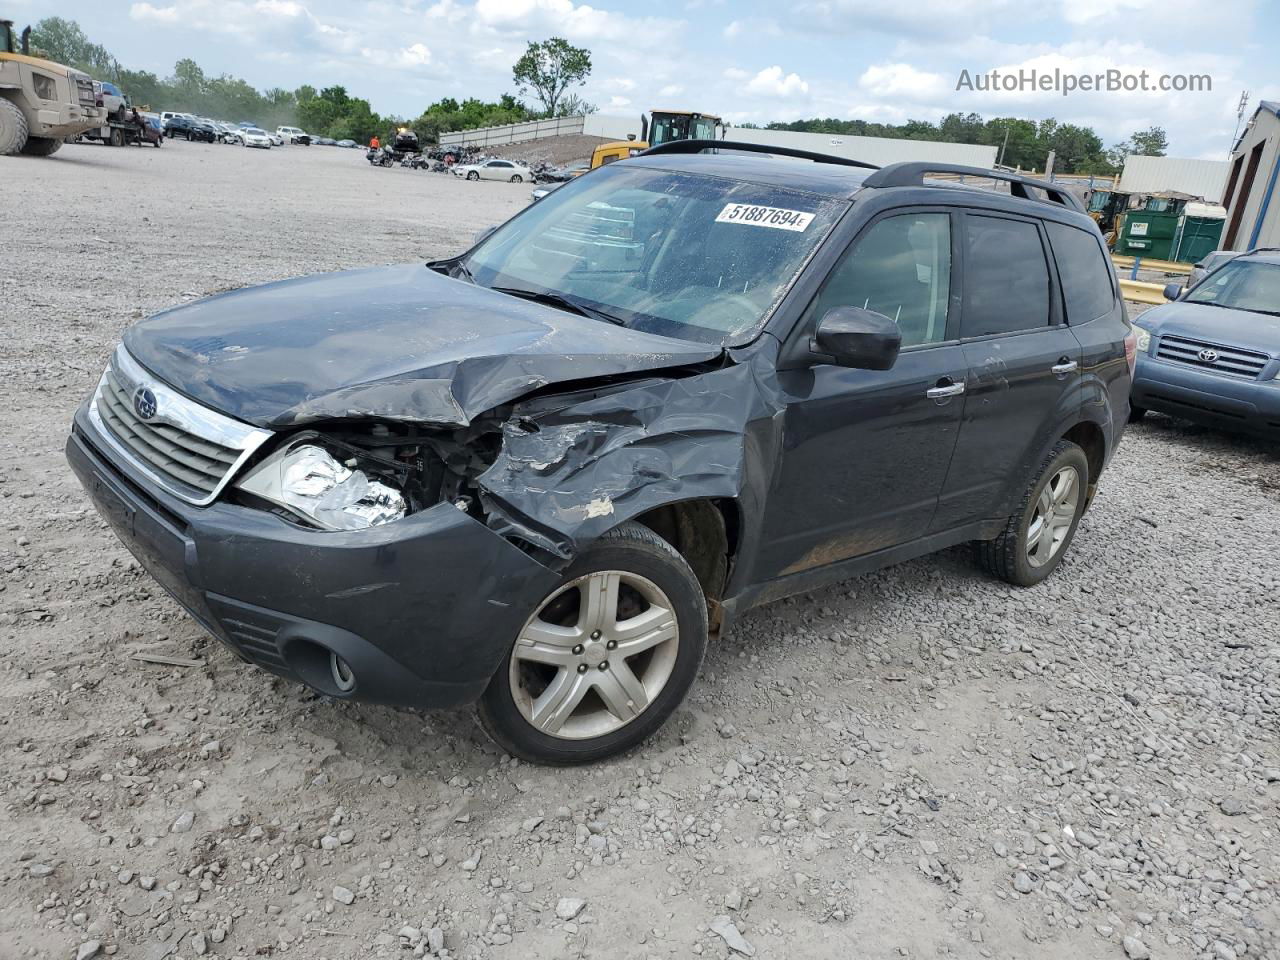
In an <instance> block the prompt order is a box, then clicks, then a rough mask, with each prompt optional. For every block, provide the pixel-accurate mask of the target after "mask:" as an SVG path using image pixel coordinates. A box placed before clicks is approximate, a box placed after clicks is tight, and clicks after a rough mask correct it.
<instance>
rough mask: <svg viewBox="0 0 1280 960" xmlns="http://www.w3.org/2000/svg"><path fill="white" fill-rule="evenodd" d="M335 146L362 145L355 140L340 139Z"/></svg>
mask: <svg viewBox="0 0 1280 960" xmlns="http://www.w3.org/2000/svg"><path fill="white" fill-rule="evenodd" d="M335 146H339V147H358V146H360V144H358V143H356V142H355V141H354V140H339V141H338V142H337V143H336V144H335Z"/></svg>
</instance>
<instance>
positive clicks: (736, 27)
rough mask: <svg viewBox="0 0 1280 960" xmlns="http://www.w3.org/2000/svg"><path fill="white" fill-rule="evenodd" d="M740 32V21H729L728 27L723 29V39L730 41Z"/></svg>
mask: <svg viewBox="0 0 1280 960" xmlns="http://www.w3.org/2000/svg"><path fill="white" fill-rule="evenodd" d="M741 32H742V21H741V20H731V21H730V22H729V25H728V26H727V27H725V28H724V35H725V38H726V39H728V40H732V39H733V38H734V37H736V36H737V35H738V34H740V33H741Z"/></svg>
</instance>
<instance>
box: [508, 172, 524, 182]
mask: <svg viewBox="0 0 1280 960" xmlns="http://www.w3.org/2000/svg"><path fill="white" fill-rule="evenodd" d="M511 182H512V183H524V177H522V176H520V174H518V173H517V174H516V175H515V176H513V177H512V178H511Z"/></svg>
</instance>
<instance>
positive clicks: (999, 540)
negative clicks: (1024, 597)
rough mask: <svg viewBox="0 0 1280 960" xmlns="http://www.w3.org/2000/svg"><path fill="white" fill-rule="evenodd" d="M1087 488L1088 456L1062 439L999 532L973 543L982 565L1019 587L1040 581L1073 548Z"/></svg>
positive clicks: (1055, 567)
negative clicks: (987, 538)
mask: <svg viewBox="0 0 1280 960" xmlns="http://www.w3.org/2000/svg"><path fill="white" fill-rule="evenodd" d="M1088 491H1089V458H1088V457H1086V456H1085V455H1084V451H1083V450H1081V449H1080V448H1079V447H1078V446H1076V444H1074V443H1072V442H1071V441H1070V440H1059V441H1058V443H1057V444H1056V445H1055V446H1054V448H1053V449H1052V450H1050V451H1049V455H1048V456H1047V457H1045V459H1044V461H1043V462H1042V463H1041V464H1040V469H1039V470H1038V471H1037V472H1036V476H1035V479H1034V480H1033V481H1032V482H1031V484H1030V486H1028V487H1027V491H1026V493H1025V494H1023V497H1022V500H1021V502H1020V503H1019V504H1018V508H1017V510H1015V511H1014V512H1013V516H1011V517H1010V518H1009V522H1008V523H1007V524H1006V525H1005V528H1004V530H1002V531H1001V532H1000V535H999V536H997V537H996V538H995V539H994V540H979V541H977V543H976V544H975V545H974V546H975V554H976V556H977V560H978V563H979V564H980V565H981V566H982V567H984V568H985V569H986V570H987V571H988V572H989V573H991V574H994V575H995V576H997V577H999V578H1000V579H1002V580H1007V581H1008V582H1009V583H1012V584H1014V585H1015V586H1019V587H1030V586H1033V585H1035V584H1037V583H1039V582H1040V581H1041V580H1043V579H1045V577H1047V576H1049V574H1051V573H1053V571H1054V570H1056V569H1057V567H1058V564H1060V563H1061V562H1062V558H1063V556H1064V555H1065V554H1066V552H1067V548H1068V547H1070V546H1071V541H1072V540H1073V539H1074V538H1075V534H1076V527H1078V526H1079V524H1080V517H1081V515H1083V513H1084V508H1085V505H1086V502H1087V500H1088ZM1068 507H1069V508H1070V510H1069V512H1068Z"/></svg>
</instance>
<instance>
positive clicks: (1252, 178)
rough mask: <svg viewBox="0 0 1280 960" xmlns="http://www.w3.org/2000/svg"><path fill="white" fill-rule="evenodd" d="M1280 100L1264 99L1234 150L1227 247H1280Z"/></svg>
mask: <svg viewBox="0 0 1280 960" xmlns="http://www.w3.org/2000/svg"><path fill="white" fill-rule="evenodd" d="M1277 175H1280V103H1277V102H1276V101H1274V100H1262V101H1260V102H1259V103H1258V109H1257V110H1255V111H1254V112H1253V117H1252V118H1250V120H1249V124H1248V126H1246V127H1245V128H1244V133H1243V134H1241V135H1240V139H1239V140H1238V141H1236V145H1235V148H1234V149H1233V150H1232V151H1231V173H1230V174H1229V175H1228V176H1227V190H1226V196H1225V198H1224V199H1223V201H1222V204H1223V206H1225V207H1226V208H1227V228H1226V232H1225V233H1224V234H1223V237H1222V247H1223V249H1226V250H1251V249H1253V248H1254V247H1280V200H1277V199H1276V197H1275V194H1276V186H1277V184H1276V178H1277Z"/></svg>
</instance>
